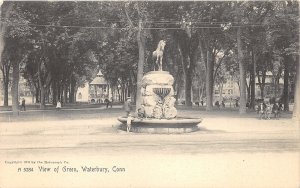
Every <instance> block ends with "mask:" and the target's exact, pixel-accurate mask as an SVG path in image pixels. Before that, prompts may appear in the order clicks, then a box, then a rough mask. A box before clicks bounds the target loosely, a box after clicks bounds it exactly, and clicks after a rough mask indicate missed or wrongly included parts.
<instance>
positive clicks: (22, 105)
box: [21, 98, 26, 111]
mask: <svg viewBox="0 0 300 188" xmlns="http://www.w3.org/2000/svg"><path fill="white" fill-rule="evenodd" d="M22 109H24V111H26V105H25V99H24V98H23V99H22V103H21V111H22Z"/></svg>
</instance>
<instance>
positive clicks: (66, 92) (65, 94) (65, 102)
mask: <svg viewBox="0 0 300 188" xmlns="http://www.w3.org/2000/svg"><path fill="white" fill-rule="evenodd" d="M63 92H64V94H63V96H64V97H63V103H64V104H67V102H68V87H67V86H66V85H64V89H63Z"/></svg>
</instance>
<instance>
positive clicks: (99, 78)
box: [90, 71, 108, 85]
mask: <svg viewBox="0 0 300 188" xmlns="http://www.w3.org/2000/svg"><path fill="white" fill-rule="evenodd" d="M107 84H108V83H107V81H106V80H105V78H104V76H103V74H102V72H101V71H99V73H98V74H97V77H96V78H94V80H93V81H92V82H91V83H90V85H107Z"/></svg>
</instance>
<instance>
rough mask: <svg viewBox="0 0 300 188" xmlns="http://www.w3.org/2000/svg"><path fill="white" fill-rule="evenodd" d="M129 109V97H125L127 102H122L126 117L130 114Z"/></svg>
mask: <svg viewBox="0 0 300 188" xmlns="http://www.w3.org/2000/svg"><path fill="white" fill-rule="evenodd" d="M131 108H132V105H131V98H130V97H127V100H126V101H125V102H124V110H125V112H126V117H128V116H129V114H130V112H131Z"/></svg>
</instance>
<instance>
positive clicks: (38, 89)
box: [35, 87, 40, 103]
mask: <svg viewBox="0 0 300 188" xmlns="http://www.w3.org/2000/svg"><path fill="white" fill-rule="evenodd" d="M39 102H40V88H39V87H35V103H39Z"/></svg>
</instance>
